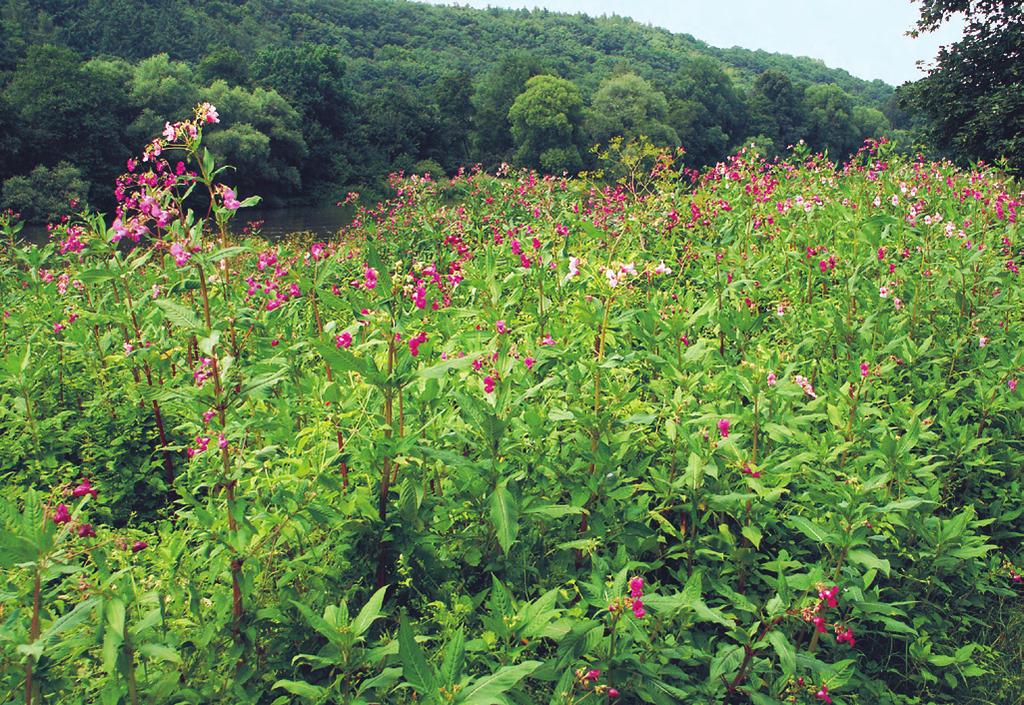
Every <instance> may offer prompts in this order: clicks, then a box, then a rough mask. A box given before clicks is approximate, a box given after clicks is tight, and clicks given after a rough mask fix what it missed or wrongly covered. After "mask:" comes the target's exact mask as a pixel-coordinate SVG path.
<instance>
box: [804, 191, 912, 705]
mask: <svg viewBox="0 0 1024 705" xmlns="http://www.w3.org/2000/svg"><path fill="white" fill-rule="evenodd" d="M893 198H896V197H895V196H893ZM814 697H816V698H817V699H818V700H821V701H822V702H824V703H825V705H832V698H830V697H829V694H828V686H827V685H825V684H824V683H822V684H821V690H819V691H818V692H817V693H815V694H814Z"/></svg>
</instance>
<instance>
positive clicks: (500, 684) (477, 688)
mask: <svg viewBox="0 0 1024 705" xmlns="http://www.w3.org/2000/svg"><path fill="white" fill-rule="evenodd" d="M540 666H541V662H540V661H524V662H523V663H520V664H518V665H515V666H505V667H503V668H499V669H498V670H497V671H495V672H494V673H492V674H490V675H489V676H484V677H483V678H478V679H476V680H475V681H473V682H472V683H470V684H469V685H468V686H466V688H465V689H464V690H462V691H461V692H460V693H459V697H458V698H456V700H455V702H456V703H459V704H460V705H504V703H505V702H506V701H505V698H503V697H502V695H503V694H504V693H506V692H508V691H509V690H510V689H512V688H513V687H515V685H516V684H517V683H518V682H519V681H521V680H522V679H523V678H525V677H526V676H528V675H530V674H531V673H533V672H534V671H536V670H537V669H538V668H540Z"/></svg>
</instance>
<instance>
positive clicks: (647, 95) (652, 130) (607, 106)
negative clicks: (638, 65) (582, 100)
mask: <svg viewBox="0 0 1024 705" xmlns="http://www.w3.org/2000/svg"><path fill="white" fill-rule="evenodd" d="M667 120H668V101H667V100H666V99H665V94H664V93H661V92H659V91H656V90H654V88H653V87H652V86H651V84H650V83H648V82H647V81H645V80H644V79H643V78H641V77H640V76H637V75H636V74H635V73H626V74H622V75H619V76H612V77H610V78H608V79H607V80H605V82H604V83H602V84H601V87H600V88H598V89H597V92H596V93H595V94H594V98H593V100H592V102H591V108H590V110H589V111H588V112H587V118H586V132H587V137H588V139H589V140H590V142H591V143H597V144H607V143H608V141H609V140H610V139H611V138H612V137H624V138H625V139H627V140H630V139H635V138H637V137H640V136H641V135H643V136H646V137H648V138H649V139H650V140H651V142H652V143H653V144H655V145H658V146H672V147H674V146H677V145H678V144H679V136H678V135H677V134H676V131H675V130H673V129H672V128H671V127H669V126H668V125H667V124H666V122H667Z"/></svg>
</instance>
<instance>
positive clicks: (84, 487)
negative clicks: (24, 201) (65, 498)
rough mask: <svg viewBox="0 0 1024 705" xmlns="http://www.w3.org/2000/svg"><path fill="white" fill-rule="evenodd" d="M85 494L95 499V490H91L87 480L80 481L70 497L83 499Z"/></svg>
mask: <svg viewBox="0 0 1024 705" xmlns="http://www.w3.org/2000/svg"><path fill="white" fill-rule="evenodd" d="M87 494H91V495H92V498H93V499H96V497H97V493H96V490H95V489H94V488H93V486H92V484H91V483H90V482H89V480H88V479H84V480H82V482H81V484H79V485H78V487H76V488H75V489H73V490H71V496H72V497H84V496H86V495H87Z"/></svg>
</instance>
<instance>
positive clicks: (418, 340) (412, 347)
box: [409, 333, 427, 357]
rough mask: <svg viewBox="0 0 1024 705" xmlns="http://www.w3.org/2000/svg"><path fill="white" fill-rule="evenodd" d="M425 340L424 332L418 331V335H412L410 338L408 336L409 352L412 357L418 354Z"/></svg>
mask: <svg viewBox="0 0 1024 705" xmlns="http://www.w3.org/2000/svg"><path fill="white" fill-rule="evenodd" d="M425 342H427V334H426V333H419V334H418V335H414V336H413V337H412V338H409V353H410V354H412V356H413V357H416V356H417V355H419V354H420V346H421V345H423V343H425Z"/></svg>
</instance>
